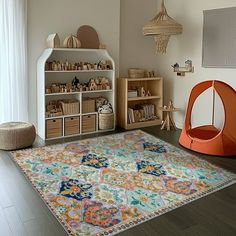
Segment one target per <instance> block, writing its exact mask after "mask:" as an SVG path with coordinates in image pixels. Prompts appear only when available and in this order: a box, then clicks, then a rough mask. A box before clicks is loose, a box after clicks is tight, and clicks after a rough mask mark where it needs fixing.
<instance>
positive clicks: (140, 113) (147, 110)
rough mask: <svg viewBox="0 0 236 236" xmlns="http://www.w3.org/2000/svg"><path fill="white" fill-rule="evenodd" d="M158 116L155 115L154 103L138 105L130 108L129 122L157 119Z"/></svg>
mask: <svg viewBox="0 0 236 236" xmlns="http://www.w3.org/2000/svg"><path fill="white" fill-rule="evenodd" d="M157 118H158V117H157V116H156V115H155V105H154V104H143V105H138V106H136V107H135V108H128V123H129V124H132V123H136V122H144V121H148V120H155V119H157Z"/></svg>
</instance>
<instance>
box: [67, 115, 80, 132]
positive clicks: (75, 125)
mask: <svg viewBox="0 0 236 236" xmlns="http://www.w3.org/2000/svg"><path fill="white" fill-rule="evenodd" d="M79 127H80V118H79V117H78V116H77V117H76V116H73V117H68V118H65V135H73V134H79V132H80V129H79Z"/></svg>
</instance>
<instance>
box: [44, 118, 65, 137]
mask: <svg viewBox="0 0 236 236" xmlns="http://www.w3.org/2000/svg"><path fill="white" fill-rule="evenodd" d="M61 136H62V119H61V118H60V119H51V120H46V137H47V138H57V137H61Z"/></svg>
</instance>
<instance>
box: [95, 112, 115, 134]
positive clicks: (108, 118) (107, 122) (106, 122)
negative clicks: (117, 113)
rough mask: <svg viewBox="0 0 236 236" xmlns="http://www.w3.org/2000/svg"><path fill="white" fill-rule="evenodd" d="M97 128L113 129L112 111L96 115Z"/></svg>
mask: <svg viewBox="0 0 236 236" xmlns="http://www.w3.org/2000/svg"><path fill="white" fill-rule="evenodd" d="M98 125H99V129H102V130H105V129H113V128H114V113H100V114H99V115H98Z"/></svg>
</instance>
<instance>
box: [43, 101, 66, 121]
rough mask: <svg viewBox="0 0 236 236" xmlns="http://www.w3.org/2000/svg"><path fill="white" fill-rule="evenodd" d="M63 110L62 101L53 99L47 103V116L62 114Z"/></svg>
mask: <svg viewBox="0 0 236 236" xmlns="http://www.w3.org/2000/svg"><path fill="white" fill-rule="evenodd" d="M62 115H63V111H62V107H61V104H60V101H57V100H53V101H50V102H49V103H48V104H47V105H46V117H57V116H62Z"/></svg>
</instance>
